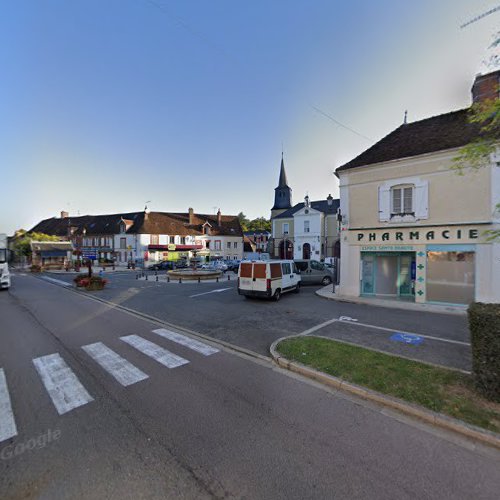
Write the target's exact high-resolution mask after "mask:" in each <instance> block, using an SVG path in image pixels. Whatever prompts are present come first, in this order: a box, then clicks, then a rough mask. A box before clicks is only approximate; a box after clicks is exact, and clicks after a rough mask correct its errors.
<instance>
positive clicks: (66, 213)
mask: <svg viewBox="0 0 500 500" xmlns="http://www.w3.org/2000/svg"><path fill="white" fill-rule="evenodd" d="M68 217H69V213H68V212H65V211H64V210H61V219H67V218H68Z"/></svg>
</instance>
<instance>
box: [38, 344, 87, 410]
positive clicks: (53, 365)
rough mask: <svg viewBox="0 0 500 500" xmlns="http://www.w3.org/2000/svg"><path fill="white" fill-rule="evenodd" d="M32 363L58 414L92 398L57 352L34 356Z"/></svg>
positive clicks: (81, 404)
mask: <svg viewBox="0 0 500 500" xmlns="http://www.w3.org/2000/svg"><path fill="white" fill-rule="evenodd" d="M33 364H34V365H35V368H36V370H37V372H38V374H39V375H40V378H41V379H42V382H43V385H44V386H45V389H47V392H48V393H49V396H50V397H51V399H52V402H53V403H54V406H55V407H56V410H57V411H58V413H59V415H62V414H64V413H67V412H69V411H71V410H74V409H75V408H78V407H79V406H83V405H85V404H87V403H90V402H91V401H93V400H94V398H93V397H92V396H91V395H90V394H89V393H88V392H87V390H86V389H85V387H83V385H82V384H81V383H80V381H79V380H78V378H77V376H76V375H75V374H74V373H73V371H72V370H71V368H70V367H69V366H68V365H67V364H66V362H65V361H64V360H63V359H62V358H61V356H60V355H59V354H57V353H55V354H49V355H48V356H42V357H41V358H35V359H34V360H33Z"/></svg>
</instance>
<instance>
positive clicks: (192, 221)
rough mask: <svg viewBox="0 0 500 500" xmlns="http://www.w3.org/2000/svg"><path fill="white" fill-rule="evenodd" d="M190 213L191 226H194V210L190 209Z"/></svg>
mask: <svg viewBox="0 0 500 500" xmlns="http://www.w3.org/2000/svg"><path fill="white" fill-rule="evenodd" d="M188 212H189V224H194V210H193V209H192V208H189V209H188Z"/></svg>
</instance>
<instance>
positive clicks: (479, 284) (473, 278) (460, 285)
mask: <svg viewBox="0 0 500 500" xmlns="http://www.w3.org/2000/svg"><path fill="white" fill-rule="evenodd" d="M487 229H488V227H481V226H480V225H478V226H458V225H457V226H455V227H453V226H452V227H449V226H439V227H418V228H417V227H412V228H394V229H390V230H388V229H374V230H369V231H368V230H361V229H360V230H349V232H348V235H347V238H346V240H347V241H348V242H349V244H348V245H347V246H346V249H347V253H348V256H347V260H348V261H349V269H351V272H350V274H349V280H345V281H344V283H343V285H342V286H343V290H346V292H344V291H343V292H342V293H345V294H348V292H347V291H351V293H349V294H351V295H361V296H365V297H379V298H388V299H395V300H408V301H415V302H427V303H436V304H450V305H466V304H470V303H471V302H473V301H478V300H481V301H487V300H488V298H489V297H490V296H491V295H492V294H494V293H496V291H495V290H496V287H497V284H496V281H497V280H498V276H495V271H494V269H496V266H495V255H496V254H498V253H499V249H498V246H499V245H498V243H494V242H490V241H488V239H487V236H488V235H487V234H486V233H485V230H487ZM356 269H357V272H356Z"/></svg>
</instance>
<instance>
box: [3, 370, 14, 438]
mask: <svg viewBox="0 0 500 500" xmlns="http://www.w3.org/2000/svg"><path fill="white" fill-rule="evenodd" d="M14 436H17V427H16V421H15V420H14V412H13V411H12V405H11V403H10V396H9V389H8V387H7V379H6V378H5V373H4V371H3V369H2V368H0V442H2V441H5V440H6V439H9V438H11V437H14Z"/></svg>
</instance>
